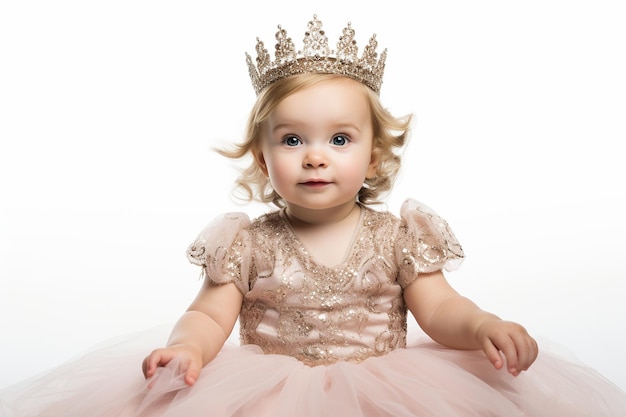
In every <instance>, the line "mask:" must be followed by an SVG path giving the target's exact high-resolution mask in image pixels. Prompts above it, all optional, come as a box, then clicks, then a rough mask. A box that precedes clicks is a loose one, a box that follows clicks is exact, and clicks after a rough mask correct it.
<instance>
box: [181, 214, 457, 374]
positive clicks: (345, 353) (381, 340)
mask: <svg viewBox="0 0 626 417" xmlns="http://www.w3.org/2000/svg"><path fill="white" fill-rule="evenodd" d="M242 216H244V215H241V214H237V213H235V214H229V215H226V216H225V217H224V218H223V219H222V220H221V221H220V223H221V224H222V226H218V227H217V229H216V227H215V226H212V227H209V229H211V230H212V233H207V232H204V233H203V234H201V237H199V238H198V239H197V240H196V241H195V242H194V244H193V245H192V246H190V248H189V250H188V256H189V258H190V260H191V261H192V262H194V263H197V264H201V265H203V266H204V267H205V268H204V271H205V275H206V277H207V278H208V279H210V280H211V281H212V282H214V283H216V284H220V283H224V282H234V283H235V284H236V285H237V286H238V288H239V289H240V290H241V291H242V293H243V294H244V299H243V305H242V308H241V313H240V318H239V323H240V326H239V327H240V338H241V343H242V344H255V345H258V346H260V347H261V348H262V349H263V351H264V352H265V353H273V354H283V355H289V356H293V357H295V358H296V359H298V360H300V361H302V362H304V363H305V364H308V365H312V366H313V365H319V364H329V363H333V362H336V361H339V360H344V361H351V362H359V361H362V360H364V359H367V358H368V357H370V356H377V355H382V354H385V353H388V352H390V351H392V350H394V349H396V348H399V347H404V346H405V344H406V329H407V327H406V307H405V304H404V300H403V298H402V290H403V288H404V287H406V286H407V285H408V284H410V283H411V282H412V281H413V280H414V279H415V278H416V277H417V274H418V272H420V271H429V270H436V269H441V267H442V266H443V265H444V263H445V262H449V261H450V260H451V259H460V258H462V250H461V248H460V246H459V245H458V243H457V242H456V240H455V239H454V236H453V235H452V234H451V232H450V231H449V229H448V227H447V224H446V223H445V222H444V221H443V220H442V219H440V218H439V217H437V216H436V215H434V214H432V213H428V212H420V213H419V216H421V217H420V218H418V219H416V220H414V221H411V222H409V223H407V222H406V221H404V220H401V219H400V218H398V217H396V216H394V215H392V214H390V213H387V212H379V211H375V210H372V209H368V208H364V209H363V210H361V218H360V225H359V226H358V229H357V230H356V232H355V236H354V239H353V243H352V248H351V249H350V250H349V251H348V254H347V257H346V258H345V260H344V262H343V263H342V264H340V265H338V266H337V267H333V268H330V267H327V266H323V265H320V264H319V263H317V262H316V261H315V259H314V258H313V257H312V256H310V254H309V253H308V252H307V250H306V248H305V247H304V245H302V243H301V242H300V241H299V240H298V238H297V237H296V236H295V234H294V233H293V232H292V230H291V229H290V227H289V224H288V222H287V219H286V217H285V216H284V214H283V212H282V211H276V212H272V213H269V214H266V215H264V216H261V217H259V218H258V219H255V220H254V221H252V222H249V221H247V217H242ZM420 219H421V220H424V221H421V220H420ZM433 219H434V220H435V221H433ZM233 229H236V230H233Z"/></svg>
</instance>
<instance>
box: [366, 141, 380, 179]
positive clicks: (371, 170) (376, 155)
mask: <svg viewBox="0 0 626 417" xmlns="http://www.w3.org/2000/svg"><path fill="white" fill-rule="evenodd" d="M379 163H380V149H378V148H374V149H372V157H371V159H370V163H369V165H368V166H367V172H366V173H365V178H367V179H369V180H371V179H372V178H376V173H377V172H378V165H379Z"/></svg>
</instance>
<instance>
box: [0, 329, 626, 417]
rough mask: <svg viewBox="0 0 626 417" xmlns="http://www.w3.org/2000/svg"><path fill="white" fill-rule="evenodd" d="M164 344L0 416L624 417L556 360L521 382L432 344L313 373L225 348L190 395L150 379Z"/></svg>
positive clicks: (592, 380) (596, 380)
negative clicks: (148, 361)
mask: <svg viewBox="0 0 626 417" xmlns="http://www.w3.org/2000/svg"><path fill="white" fill-rule="evenodd" d="M164 337H166V334H165V330H164V329H162V328H159V329H154V330H150V331H147V332H142V333H140V334H136V335H133V337H128V338H124V339H123V340H118V341H115V342H112V343H108V344H106V345H103V346H100V347H98V348H94V349H93V350H91V351H90V352H89V353H87V354H85V355H84V356H82V357H80V358H77V359H75V360H72V361H70V362H68V363H66V364H64V365H62V366H60V367H58V368H56V369H53V370H52V371H50V372H47V373H45V374H42V375H39V376H37V377H34V378H31V379H29V380H26V381H24V382H22V383H19V384H17V385H14V386H12V387H9V388H6V389H4V390H2V391H0V416H1V417H18V416H19V417H26V416H28V417H35V416H44V417H57V416H58V417H114V416H115V417H208V416H211V417H221V416H254V417H262V416H272V417H295V416H298V417H309V416H310V417H313V416H315V417H322V416H324V417H325V416H342V417H351V416H377V417H378V416H389V417H404V416H407V417H408V416H411V417H414V416H419V417H459V416H462V417H472V416H480V417H487V416H498V417H514V416H530V417H582V416H585V417H605V416H615V417H624V416H626V394H625V393H624V392H623V391H621V390H620V389H619V388H618V387H617V386H615V385H614V384H612V383H611V382H610V381H608V380H607V379H605V378H604V377H603V376H602V375H600V374H599V373H597V372H596V371H595V370H593V369H591V368H589V367H587V366H585V365H584V364H581V363H578V362H575V361H572V360H570V359H564V358H563V357H561V356H558V355H556V354H553V353H549V352H543V351H542V352H541V353H540V355H539V357H538V359H537V361H536V362H535V364H533V366H532V367H531V369H530V370H529V371H526V372H524V373H522V374H521V375H519V376H517V377H513V376H511V375H510V374H508V373H507V372H506V371H505V370H496V369H494V368H493V366H492V365H491V364H490V363H489V361H488V360H487V359H486V358H485V356H484V355H483V354H482V352H478V351H458V350H452V349H446V348H443V347H441V346H439V345H437V344H435V343H433V342H432V341H430V340H428V339H424V340H419V341H416V342H414V343H411V345H410V347H407V348H406V349H398V350H395V351H393V352H391V353H389V354H387V355H385V356H381V357H372V358H369V359H367V360H365V361H364V362H362V363H358V364H356V363H346V362H338V363H336V364H333V365H329V366H315V367H309V366H307V365H304V364H303V363H301V362H299V361H297V360H296V359H294V358H291V357H288V356H282V355H269V354H268V355H266V354H263V352H262V351H261V350H260V349H259V348H258V347H256V346H241V347H240V346H236V345H235V344H233V343H229V344H227V345H225V346H224V348H223V349H222V351H221V352H220V353H219V355H218V356H217V357H216V358H215V359H214V360H213V361H212V362H211V363H209V364H207V365H206V366H205V368H204V369H203V370H202V373H201V375H200V378H199V379H198V380H197V382H196V383H195V384H194V385H193V386H191V387H189V386H186V385H185V383H184V382H183V376H182V372H181V370H180V364H179V363H170V364H169V365H168V366H167V367H165V368H160V369H159V371H158V373H157V375H156V376H155V377H153V378H152V379H150V380H148V381H146V380H145V379H144V378H143V375H142V373H141V362H142V360H143V358H144V357H145V356H146V355H147V354H148V353H149V352H150V351H151V350H152V349H153V348H154V347H156V346H160V345H162V344H163V338H164Z"/></svg>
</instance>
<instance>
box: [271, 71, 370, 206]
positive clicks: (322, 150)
mask: <svg viewBox="0 0 626 417" xmlns="http://www.w3.org/2000/svg"><path fill="white" fill-rule="evenodd" d="M361 87H362V86H361V85H360V84H359V83H358V82H357V81H354V80H352V79H349V78H339V79H332V80H327V81H323V82H322V83H319V84H316V85H314V86H311V87H307V88H306V89H304V90H300V91H297V92H296V93H294V94H292V95H290V96H288V97H286V98H285V99H284V100H283V101H281V102H280V103H279V104H278V106H277V107H276V108H275V109H274V111H273V112H272V114H271V116H270V117H269V119H268V120H267V121H266V122H265V123H264V125H263V129H262V139H261V141H262V143H261V156H260V157H259V164H260V167H261V169H262V170H263V172H264V173H265V174H266V175H267V176H268V177H269V180H270V183H271V184H272V187H273V188H274V190H275V191H276V192H277V193H278V194H279V195H280V196H281V197H282V198H283V199H284V200H285V201H286V202H287V205H288V206H289V205H293V206H298V207H302V208H307V209H327V208H332V207H337V206H340V205H343V204H354V201H355V198H356V196H357V194H358V192H359V190H360V189H361V187H362V186H363V181H364V180H365V178H370V177H372V176H373V175H374V174H375V172H376V162H377V161H376V160H375V158H374V157H373V154H372V143H373V127H372V122H371V115H370V110H369V106H368V103H367V100H366V98H365V96H364V93H363V91H362V89H361Z"/></svg>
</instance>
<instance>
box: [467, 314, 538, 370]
mask: <svg viewBox="0 0 626 417" xmlns="http://www.w3.org/2000/svg"><path fill="white" fill-rule="evenodd" d="M476 335H477V337H478V341H479V343H480V345H481V346H482V349H483V351H484V352H485V354H486V355H487V358H488V359H489V360H490V361H491V363H492V364H493V366H495V367H496V369H500V368H502V366H503V365H504V363H503V361H502V355H501V354H500V352H502V354H503V355H504V357H505V358H506V364H507V369H508V371H509V373H510V374H511V375H514V376H517V375H519V374H520V372H522V371H525V370H527V369H528V368H529V367H530V365H532V363H533V362H534V361H535V359H537V354H538V351H539V349H538V347H537V342H536V341H535V339H533V338H532V337H530V335H529V334H528V332H527V331H526V329H525V328H524V327H522V326H521V325H519V324H517V323H513V322H510V321H502V320H499V319H488V320H485V321H484V322H483V323H482V324H481V325H480V326H479V327H478V330H477V332H476Z"/></svg>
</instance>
